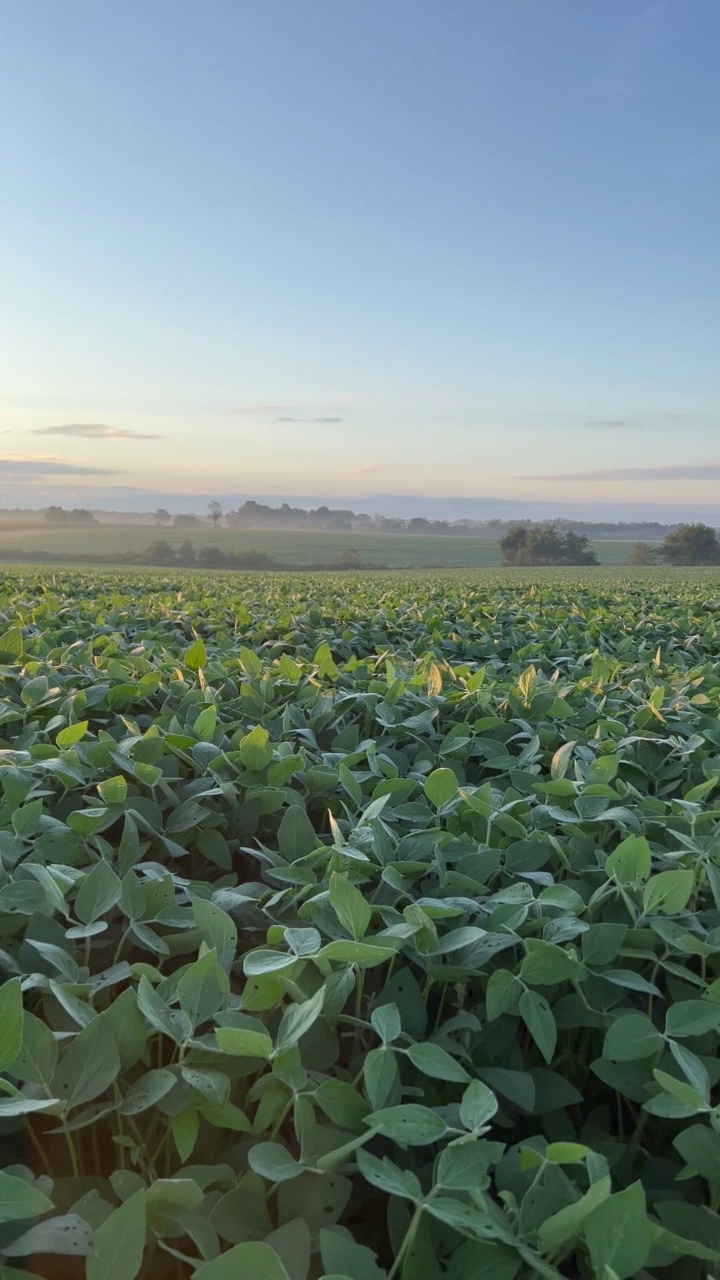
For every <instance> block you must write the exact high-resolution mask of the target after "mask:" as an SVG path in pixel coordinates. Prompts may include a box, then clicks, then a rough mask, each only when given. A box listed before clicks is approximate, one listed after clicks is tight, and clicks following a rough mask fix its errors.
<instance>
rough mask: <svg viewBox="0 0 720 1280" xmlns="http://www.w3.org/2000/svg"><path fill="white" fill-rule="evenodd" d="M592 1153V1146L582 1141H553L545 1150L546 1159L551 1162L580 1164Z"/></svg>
mask: <svg viewBox="0 0 720 1280" xmlns="http://www.w3.org/2000/svg"><path fill="white" fill-rule="evenodd" d="M591 1154H592V1153H591V1151H590V1148H589V1147H585V1146H583V1144H582V1143H581V1142H551V1143H550V1144H549V1146H548V1147H547V1149H546V1151H545V1159H546V1160H549V1161H550V1163H551V1164H578V1163H579V1162H580V1161H582V1160H585V1159H587V1157H588V1156H589V1155H591Z"/></svg>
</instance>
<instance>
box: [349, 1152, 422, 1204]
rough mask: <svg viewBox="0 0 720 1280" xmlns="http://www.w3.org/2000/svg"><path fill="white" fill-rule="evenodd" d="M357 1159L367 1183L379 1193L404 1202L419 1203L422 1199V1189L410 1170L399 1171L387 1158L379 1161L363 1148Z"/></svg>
mask: <svg viewBox="0 0 720 1280" xmlns="http://www.w3.org/2000/svg"><path fill="white" fill-rule="evenodd" d="M355 1158H356V1160H357V1167H358V1169H359V1170H360V1173H361V1174H362V1176H363V1178H365V1181H366V1182H369V1183H370V1184H371V1185H372V1186H373V1187H377V1188H378V1190H379V1191H384V1192H385V1194H386V1195H389V1196H400V1197H401V1198H402V1199H404V1200H414V1201H416V1202H417V1201H419V1200H421V1199H422V1188H421V1186H420V1183H419V1181H418V1179H417V1178H416V1176H415V1174H414V1173H413V1172H412V1171H411V1170H410V1169H399V1168H398V1166H397V1165H396V1164H394V1163H393V1161H392V1160H390V1159H389V1158H388V1157H387V1156H384V1157H383V1159H382V1160H378V1158H377V1156H373V1155H371V1154H370V1152H369V1151H364V1150H363V1149H362V1148H360V1149H359V1150H358V1152H357V1155H356V1157H355Z"/></svg>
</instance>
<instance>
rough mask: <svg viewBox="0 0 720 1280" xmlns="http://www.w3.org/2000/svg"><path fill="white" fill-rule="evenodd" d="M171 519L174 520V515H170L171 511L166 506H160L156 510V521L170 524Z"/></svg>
mask: <svg viewBox="0 0 720 1280" xmlns="http://www.w3.org/2000/svg"><path fill="white" fill-rule="evenodd" d="M171 520H172V516H171V515H170V512H169V511H166V510H165V508H164V507H158V509H157V511H156V512H155V523H156V524H169V523H170V521H171Z"/></svg>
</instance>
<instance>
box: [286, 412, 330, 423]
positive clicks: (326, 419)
mask: <svg viewBox="0 0 720 1280" xmlns="http://www.w3.org/2000/svg"><path fill="white" fill-rule="evenodd" d="M275 421H276V422H313V423H329V422H344V421H345V419H344V418H291V417H289V416H288V415H287V414H283V416H282V417H281V418H276V419H275Z"/></svg>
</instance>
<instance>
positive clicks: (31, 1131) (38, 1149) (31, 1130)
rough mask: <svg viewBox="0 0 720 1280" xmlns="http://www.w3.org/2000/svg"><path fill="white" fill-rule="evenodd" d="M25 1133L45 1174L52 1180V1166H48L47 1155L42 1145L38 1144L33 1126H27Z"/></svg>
mask: <svg viewBox="0 0 720 1280" xmlns="http://www.w3.org/2000/svg"><path fill="white" fill-rule="evenodd" d="M27 1132H28V1135H29V1138H30V1141H31V1143H32V1145H33V1147H34V1149H35V1151H36V1152H37V1154H38V1156H39V1157H40V1160H41V1161H42V1163H43V1164H44V1166H45V1170H46V1172H47V1173H48V1174H49V1176H50V1177H51V1178H52V1176H53V1171H52V1165H51V1164H50V1161H49V1160H48V1157H47V1153H46V1151H45V1148H44V1147H43V1145H42V1143H41V1142H40V1139H39V1138H38V1136H37V1134H36V1132H35V1129H34V1128H33V1126H32V1125H31V1124H28V1126H27Z"/></svg>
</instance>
